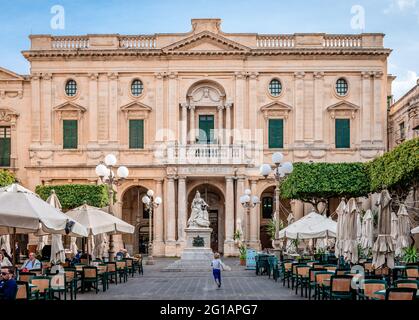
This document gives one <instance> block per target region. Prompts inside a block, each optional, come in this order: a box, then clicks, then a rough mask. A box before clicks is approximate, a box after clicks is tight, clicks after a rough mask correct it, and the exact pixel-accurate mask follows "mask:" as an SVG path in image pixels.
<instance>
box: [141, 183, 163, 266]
mask: <svg viewBox="0 0 419 320" xmlns="http://www.w3.org/2000/svg"><path fill="white" fill-rule="evenodd" d="M142 201H143V203H144V205H145V206H146V209H147V211H148V218H149V219H150V220H149V224H148V229H149V240H148V257H147V261H146V264H154V259H153V237H152V236H153V234H152V230H153V210H154V208H157V207H158V206H159V205H160V204H161V203H162V199H161V198H160V197H156V198H154V191H153V190H151V189H150V190H148V191H147V195H146V196H144V197H143V198H142Z"/></svg>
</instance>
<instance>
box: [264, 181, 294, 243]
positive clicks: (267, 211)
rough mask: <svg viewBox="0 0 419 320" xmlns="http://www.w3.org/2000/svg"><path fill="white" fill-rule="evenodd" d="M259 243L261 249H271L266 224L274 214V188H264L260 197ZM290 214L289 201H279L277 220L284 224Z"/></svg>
mask: <svg viewBox="0 0 419 320" xmlns="http://www.w3.org/2000/svg"><path fill="white" fill-rule="evenodd" d="M260 201H261V203H260V243H261V246H262V249H265V248H272V240H271V239H270V235H269V232H268V224H269V221H270V220H271V219H272V217H273V214H274V212H275V207H276V200H275V186H270V187H268V188H266V189H265V190H264V191H263V192H262V194H261V196H260ZM290 212H291V203H290V201H289V200H286V199H281V198H280V202H279V218H280V219H281V220H282V221H283V222H284V223H286V221H287V217H288V214H289V213H290Z"/></svg>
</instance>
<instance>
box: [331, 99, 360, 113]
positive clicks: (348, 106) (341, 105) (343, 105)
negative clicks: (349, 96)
mask: <svg viewBox="0 0 419 320" xmlns="http://www.w3.org/2000/svg"><path fill="white" fill-rule="evenodd" d="M359 109H360V107H359V106H357V105H356V104H353V103H351V102H348V101H340V102H338V103H335V104H332V105H331V106H328V107H327V110H328V111H334V110H352V111H356V110H359Z"/></svg>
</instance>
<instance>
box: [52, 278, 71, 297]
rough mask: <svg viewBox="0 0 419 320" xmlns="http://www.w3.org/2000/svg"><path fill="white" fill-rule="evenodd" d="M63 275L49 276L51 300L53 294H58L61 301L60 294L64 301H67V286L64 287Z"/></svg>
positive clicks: (64, 279)
mask: <svg viewBox="0 0 419 320" xmlns="http://www.w3.org/2000/svg"><path fill="white" fill-rule="evenodd" d="M65 275H66V274H65V272H64V273H56V274H55V275H52V276H51V289H50V292H51V299H54V298H55V296H54V294H55V293H58V297H57V298H58V299H59V300H61V294H63V295H64V300H67V286H66V281H67V280H66V277H65Z"/></svg>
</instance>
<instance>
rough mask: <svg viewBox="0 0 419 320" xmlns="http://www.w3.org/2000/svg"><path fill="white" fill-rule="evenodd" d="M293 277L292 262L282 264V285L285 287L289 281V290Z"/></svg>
mask: <svg viewBox="0 0 419 320" xmlns="http://www.w3.org/2000/svg"><path fill="white" fill-rule="evenodd" d="M291 277H292V261H284V262H283V263H282V285H283V286H285V280H287V282H288V288H289V287H290V279H291Z"/></svg>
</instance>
